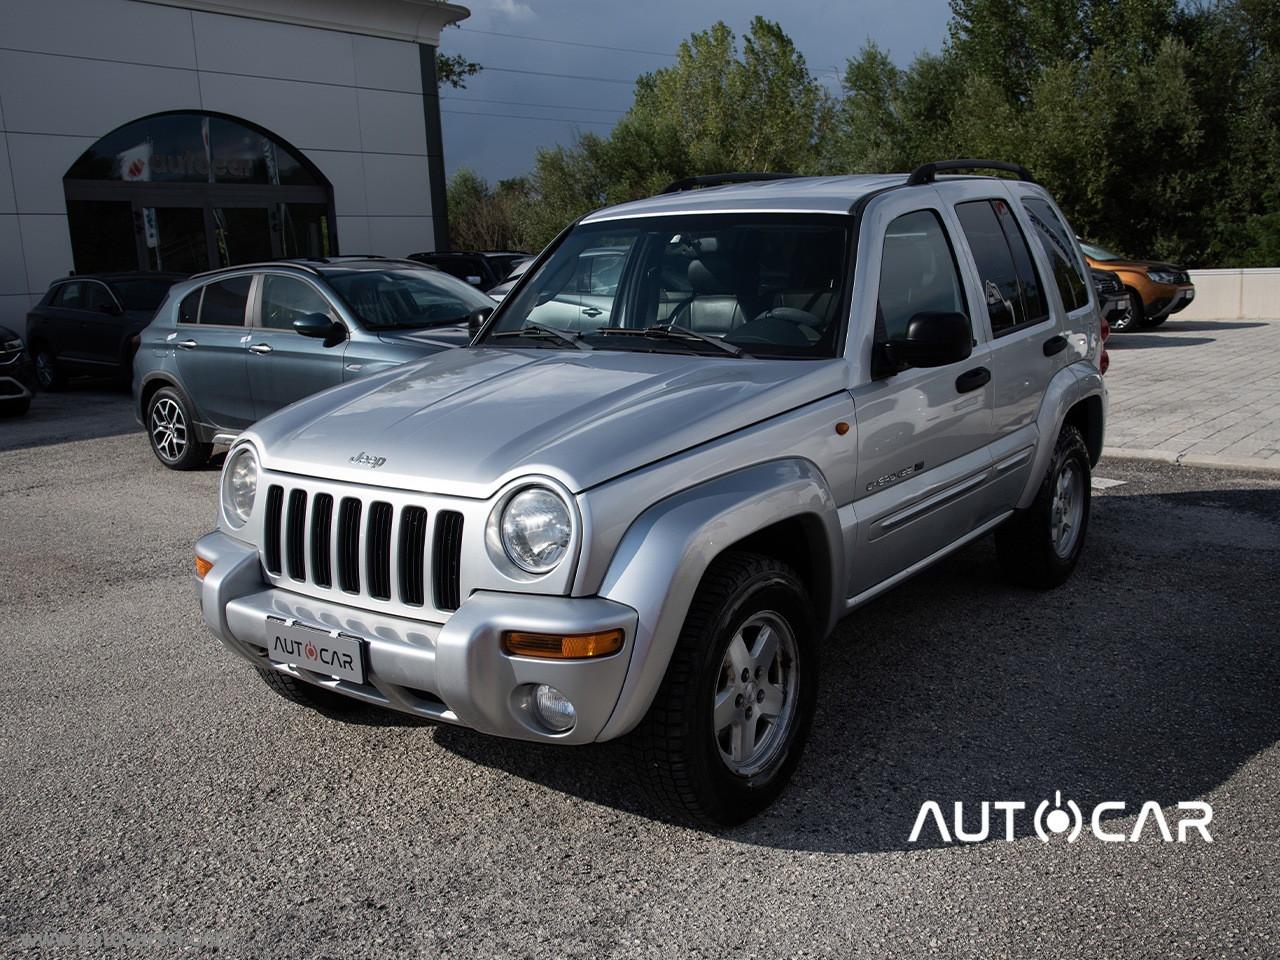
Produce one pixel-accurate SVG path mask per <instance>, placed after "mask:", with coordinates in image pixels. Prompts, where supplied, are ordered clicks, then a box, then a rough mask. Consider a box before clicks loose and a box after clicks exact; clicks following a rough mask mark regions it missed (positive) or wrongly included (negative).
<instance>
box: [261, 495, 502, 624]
mask: <svg viewBox="0 0 1280 960" xmlns="http://www.w3.org/2000/svg"><path fill="white" fill-rule="evenodd" d="M261 484H262V490H263V491H264V493H265V494H266V496H265V497H264V501H265V502H264V504H263V508H262V510H263V512H262V513H261V514H260V521H259V522H260V523H261V524H262V526H261V527H259V528H258V537H259V542H260V544H261V546H260V549H259V554H260V556H261V559H262V565H263V569H264V574H265V576H266V579H267V580H268V581H269V582H271V583H272V584H273V585H274V586H278V587H281V588H283V589H285V590H289V591H292V592H296V593H301V594H304V595H308V596H313V597H316V598H318V599H322V600H323V599H331V600H333V601H334V602H336V603H340V604H343V605H346V606H352V607H357V608H364V609H368V610H374V611H381V612H386V613H390V614H395V615H399V616H403V617H410V618H417V619H425V620H429V621H437V622H439V621H443V620H447V619H448V617H449V614H451V613H452V612H453V611H454V610H456V609H457V608H458V606H459V604H460V603H461V600H462V598H463V593H462V591H461V586H460V583H459V581H460V575H461V573H462V570H461V561H462V556H461V551H462V537H463V528H462V522H463V516H464V513H465V512H466V511H470V510H474V509H476V507H475V506H474V505H473V504H471V503H469V502H467V501H465V500H464V501H457V500H454V499H453V498H447V497H443V496H440V495H436V494H420V493H414V492H410V491H398V490H389V489H381V488H372V489H370V488H364V487H361V486H358V485H354V484H346V483H340V482H334V481H327V480H321V479H313V478H309V477H294V476H291V475H288V474H274V475H268V476H266V477H264V478H263V480H262V481H261ZM455 503H457V504H458V505H457V507H454V504H455ZM479 529H481V528H480V527H477V530H479Z"/></svg>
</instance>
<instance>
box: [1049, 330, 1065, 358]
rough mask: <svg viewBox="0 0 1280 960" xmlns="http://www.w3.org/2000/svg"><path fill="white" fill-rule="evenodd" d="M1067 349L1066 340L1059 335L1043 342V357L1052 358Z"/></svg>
mask: <svg viewBox="0 0 1280 960" xmlns="http://www.w3.org/2000/svg"><path fill="white" fill-rule="evenodd" d="M1065 349H1067V338H1066V337H1064V336H1062V335H1061V334H1059V335H1058V336H1056V337H1050V338H1049V339H1048V340H1046V341H1045V342H1044V355H1045V356H1046V357H1052V356H1053V355H1054V354H1055V353H1061V352H1062V351H1063V350H1065Z"/></svg>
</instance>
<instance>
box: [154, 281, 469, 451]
mask: <svg viewBox="0 0 1280 960" xmlns="http://www.w3.org/2000/svg"><path fill="white" fill-rule="evenodd" d="M493 306H494V304H493V301H492V300H490V299H489V298H488V297H486V296H485V295H484V294H482V293H480V292H479V291H477V290H475V289H473V288H472V287H470V286H468V285H467V284H465V283H463V282H462V281H461V280H457V279H455V278H453V277H451V276H449V275H448V274H445V273H442V272H441V271H439V270H436V269H434V268H432V267H426V266H423V265H422V264H418V263H414V262H411V261H408V260H391V259H386V258H382V257H331V258H328V259H324V260H318V259H312V260H282V261H279V262H274V263H259V264H246V265H243V266H237V267H229V268H227V269H224V270H216V271H213V272H211V273H203V274H199V275H198V276H195V277H192V278H190V279H189V280H187V281H184V282H182V283H179V284H176V285H175V286H174V287H173V289H172V290H171V291H170V293H169V296H168V298H167V299H166V300H165V302H164V303H163V304H162V305H161V306H160V309H159V311H157V313H156V318H155V320H154V321H152V323H151V325H150V326H148V327H147V328H146V329H145V330H144V331H143V332H142V335H141V344H140V346H139V348H138V353H137V356H136V357H135V359H134V366H133V395H134V401H135V407H136V413H137V417H138V421H139V422H140V423H141V424H142V425H143V426H144V427H145V428H146V430H147V436H148V438H149V439H150V442H151V449H152V450H153V451H154V453H155V455H156V457H158V458H159V460H160V462H161V463H163V464H164V465H165V466H166V467H170V468H172V469H175V470H189V469H192V468H194V467H197V466H199V465H200V464H202V463H204V462H205V461H207V460H208V459H209V454H210V452H211V449H212V445H213V444H214V443H219V442H222V443H225V442H229V441H231V440H233V439H234V438H235V437H236V435H237V434H239V433H240V431H242V430H243V429H244V428H245V427H247V426H249V424H251V423H253V422H254V421H256V420H260V419H261V418H262V417H265V416H267V414H270V413H274V412H275V411H276V410H279V409H280V408H281V407H284V406H288V405H289V404H291V403H293V402H295V401H297V400H300V399H302V398H303V397H307V396H310V395H311V394H313V393H316V392H318V391H321V390H324V389H326V388H328V387H333V386H337V385H338V384H340V383H344V382H346V381H348V380H354V379H357V378H360V377H366V376H369V375H370V374H375V373H380V372H382V371H384V370H387V369H389V368H391V367H394V366H397V365H399V364H401V363H404V362H406V361H409V360H419V359H421V358H423V357H425V356H429V355H430V354H433V353H438V352H439V351H441V350H445V349H448V348H450V347H458V346H462V345H463V344H465V343H467V341H468V340H469V339H470V336H471V331H470V329H469V327H474V326H476V325H478V323H479V322H480V321H481V320H482V319H483V318H484V317H486V316H488V314H489V312H490V311H491V310H492V309H493Z"/></svg>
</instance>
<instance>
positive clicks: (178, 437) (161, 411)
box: [151, 397, 187, 461]
mask: <svg viewBox="0 0 1280 960" xmlns="http://www.w3.org/2000/svg"><path fill="white" fill-rule="evenodd" d="M151 443H152V444H153V445H154V446H155V448H156V452H157V453H159V454H160V456H161V457H163V458H164V459H165V460H169V461H173V460H177V459H178V458H179V457H181V456H182V451H184V450H186V449H187V420H186V418H185V417H184V416H183V415H182V408H181V407H180V406H178V405H177V404H176V403H175V402H174V401H172V400H170V399H169V398H168V397H162V398H160V399H159V400H158V401H156V405H155V406H154V407H152V408H151Z"/></svg>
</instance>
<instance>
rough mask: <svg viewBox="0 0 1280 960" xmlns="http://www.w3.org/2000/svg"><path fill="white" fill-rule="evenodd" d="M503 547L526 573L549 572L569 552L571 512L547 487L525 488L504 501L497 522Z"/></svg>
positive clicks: (512, 560)
mask: <svg viewBox="0 0 1280 960" xmlns="http://www.w3.org/2000/svg"><path fill="white" fill-rule="evenodd" d="M498 529H499V533H500V536H501V538H502V549H503V551H504V552H505V553H506V555H507V557H508V559H510V560H511V562H512V563H514V564H515V565H516V566H517V567H519V568H520V569H521V570H523V571H525V573H534V574H543V573H550V572H551V571H552V570H554V569H555V568H556V567H557V566H559V564H560V561H562V560H563V559H564V558H565V555H566V554H567V553H568V552H569V544H570V542H571V539H572V537H573V515H572V514H571V513H570V511H569V505H568V504H567V503H565V502H564V499H563V498H562V497H561V496H560V495H559V494H558V493H556V492H555V491H553V490H551V489H549V488H548V487H526V488H525V489H524V490H521V491H520V492H519V493H517V494H516V495H515V496H514V497H512V498H511V499H510V500H508V501H507V505H506V506H505V507H504V508H503V510H502V518H501V519H500V520H499V521H498Z"/></svg>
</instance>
